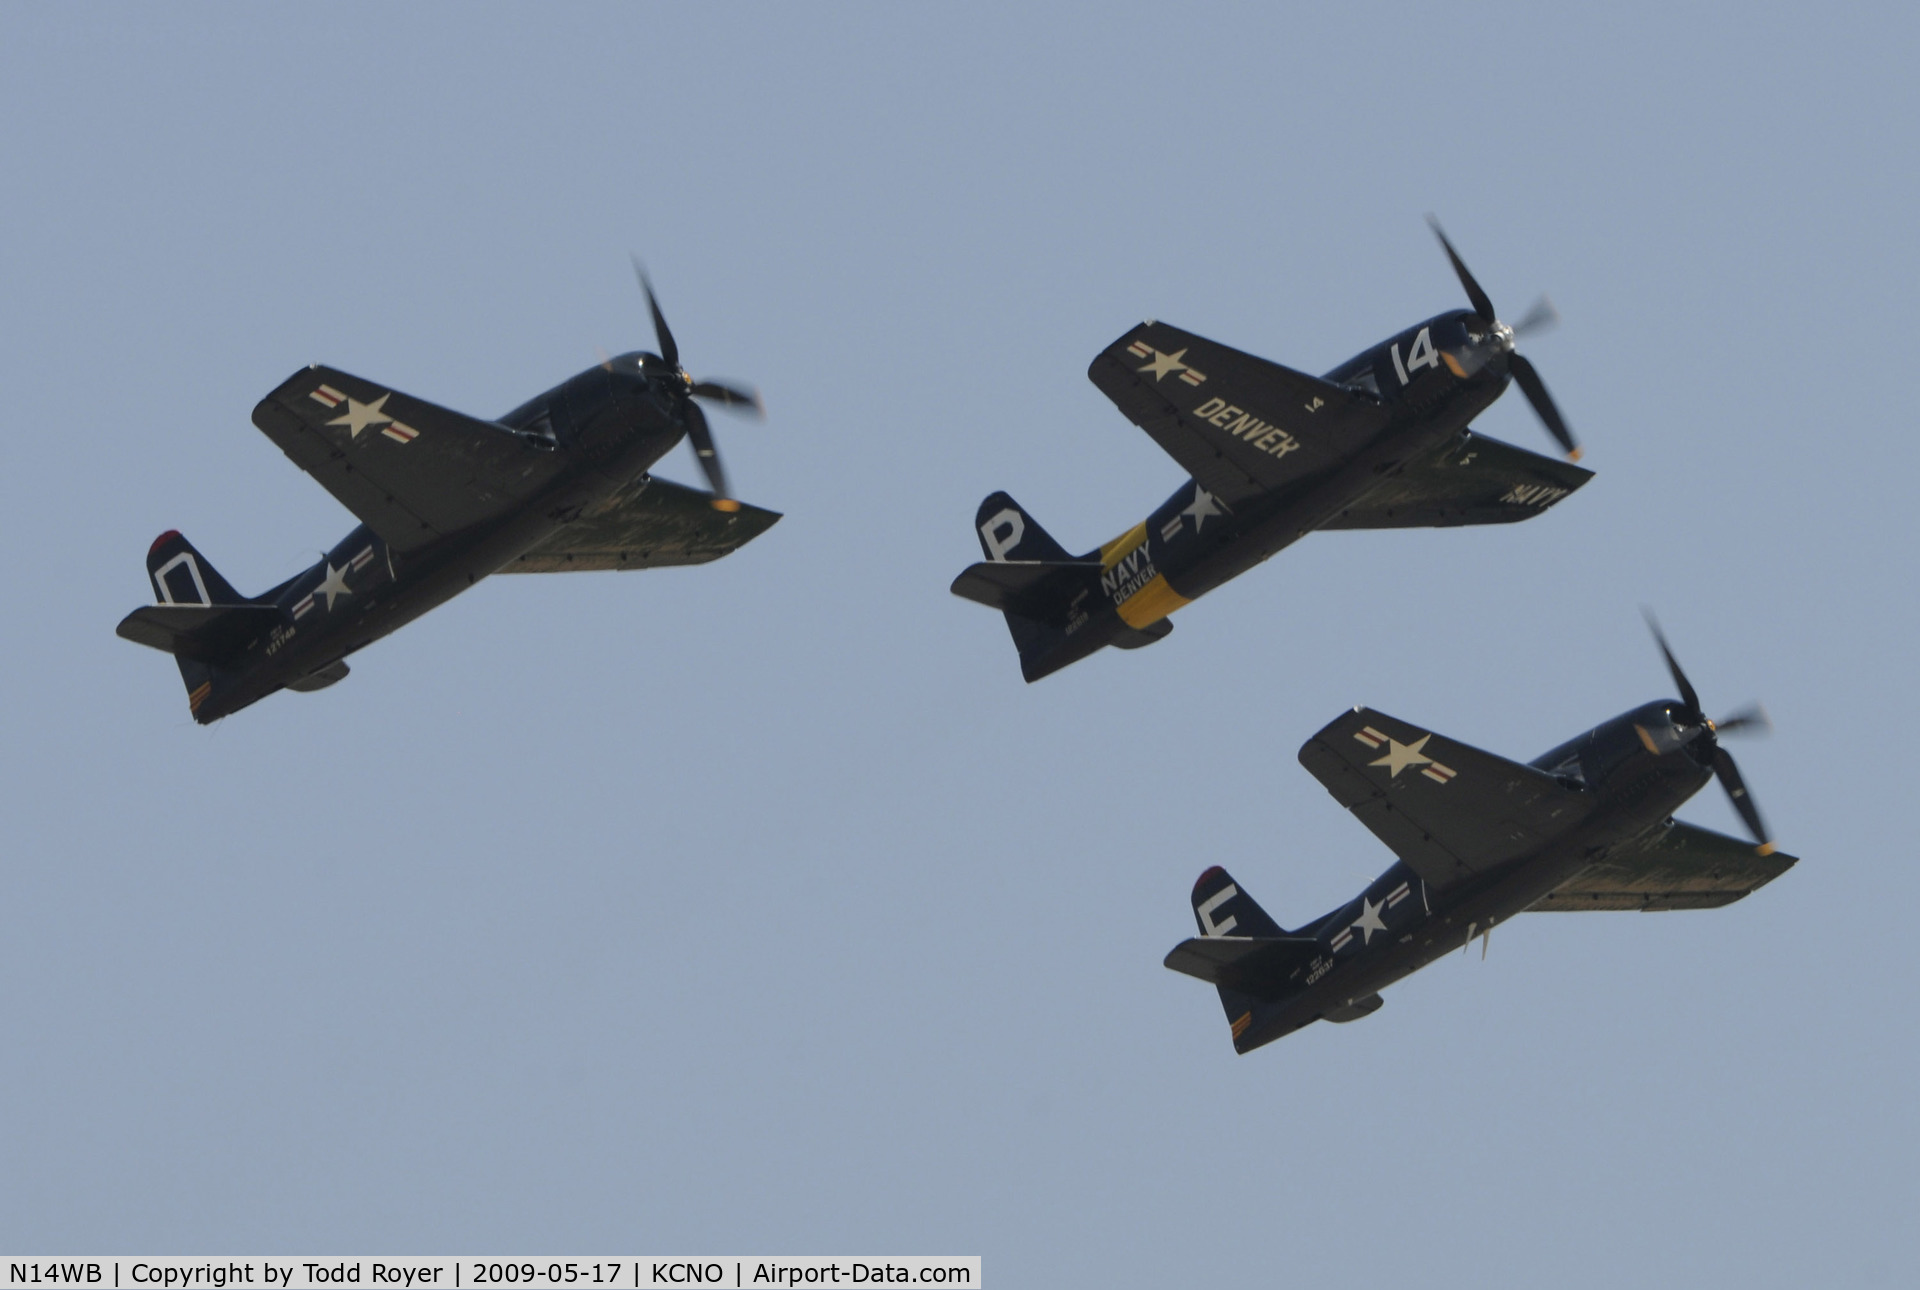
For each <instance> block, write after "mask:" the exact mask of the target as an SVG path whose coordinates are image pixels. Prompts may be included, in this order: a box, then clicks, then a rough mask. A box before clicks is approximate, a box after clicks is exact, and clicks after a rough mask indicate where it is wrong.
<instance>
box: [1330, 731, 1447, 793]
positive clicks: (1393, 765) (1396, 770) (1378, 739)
mask: <svg viewBox="0 0 1920 1290" xmlns="http://www.w3.org/2000/svg"><path fill="white" fill-rule="evenodd" d="M1353 737H1354V738H1355V739H1358V740H1359V741H1360V742H1361V743H1363V744H1365V745H1366V746H1367V747H1368V748H1370V749H1374V750H1375V751H1378V750H1379V748H1380V746H1381V745H1382V744H1384V745H1386V749H1387V755H1386V756H1384V757H1381V758H1378V759H1377V760H1374V761H1370V762H1368V763H1367V765H1369V766H1385V767H1386V768H1387V778H1389V779H1399V778H1400V772H1401V771H1403V770H1406V769H1408V768H1409V767H1412V766H1418V767H1420V773H1421V774H1422V775H1425V776H1426V777H1427V778H1428V779H1430V780H1432V781H1433V782H1434V783H1436V784H1444V783H1446V782H1447V781H1448V780H1450V779H1452V778H1453V777H1454V776H1455V775H1458V774H1459V773H1460V772H1459V771H1457V770H1454V769H1453V768H1452V767H1451V766H1442V765H1441V764H1440V763H1439V762H1437V761H1435V760H1434V759H1433V758H1431V757H1429V756H1427V755H1426V753H1425V752H1423V751H1422V749H1424V748H1425V747H1426V746H1427V740H1429V739H1431V738H1433V736H1432V735H1431V734H1424V735H1421V736H1420V737H1419V738H1418V739H1416V740H1414V741H1413V742H1412V743H1410V744H1403V743H1401V742H1400V741H1399V740H1398V739H1395V738H1394V737H1393V736H1391V735H1384V734H1381V733H1380V732H1379V731H1378V730H1375V729H1374V728H1373V727H1372V726H1366V727H1363V728H1362V729H1359V730H1356V731H1354V732H1353Z"/></svg>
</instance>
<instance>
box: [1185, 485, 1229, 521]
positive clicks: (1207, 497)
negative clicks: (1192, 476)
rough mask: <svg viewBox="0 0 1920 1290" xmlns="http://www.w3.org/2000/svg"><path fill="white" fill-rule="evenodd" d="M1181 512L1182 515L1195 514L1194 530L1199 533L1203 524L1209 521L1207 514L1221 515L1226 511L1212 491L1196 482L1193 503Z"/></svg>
mask: <svg viewBox="0 0 1920 1290" xmlns="http://www.w3.org/2000/svg"><path fill="white" fill-rule="evenodd" d="M1180 513H1181V514H1182V515H1191V516H1193V531H1194V532H1195V533H1198V532H1199V531H1200V528H1201V526H1202V525H1204V524H1205V523H1206V522H1207V516H1209V515H1220V514H1223V513H1224V512H1223V511H1222V509H1221V506H1220V502H1219V500H1218V499H1217V498H1215V497H1214V495H1213V494H1212V493H1209V492H1208V491H1207V490H1206V489H1204V488H1202V487H1200V485H1198V484H1195V485H1194V486H1193V505H1191V506H1189V507H1187V509H1185V510H1184V511H1181V512H1180Z"/></svg>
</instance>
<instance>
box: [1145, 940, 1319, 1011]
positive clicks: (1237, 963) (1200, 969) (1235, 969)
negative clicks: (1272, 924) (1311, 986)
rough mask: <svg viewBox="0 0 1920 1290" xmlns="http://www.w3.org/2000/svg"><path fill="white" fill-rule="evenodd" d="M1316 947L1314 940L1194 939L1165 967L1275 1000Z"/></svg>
mask: <svg viewBox="0 0 1920 1290" xmlns="http://www.w3.org/2000/svg"><path fill="white" fill-rule="evenodd" d="M1317 944H1318V942H1316V941H1315V940H1314V939H1313V938H1312V937H1311V936H1194V937H1189V938H1188V939H1187V940H1184V941H1181V942H1180V943H1179V944H1178V945H1176V946H1174V947H1173V949H1171V950H1170V951H1168V953H1167V957H1166V959H1165V960H1164V963H1165V965H1166V966H1167V967H1170V968H1172V969H1173V970H1174V971H1175V972H1184V973H1186V974H1187V975H1188V976H1192V977H1198V978H1200V979H1201V980H1202V981H1205V982H1208V983H1209V984H1211V985H1219V986H1225V987H1226V988H1227V989H1229V990H1238V991H1240V992H1241V993H1242V994H1251V995H1260V996H1272V995H1277V994H1279V993H1280V992H1281V991H1282V990H1283V989H1284V988H1285V986H1286V984H1287V979H1288V977H1289V976H1290V975H1291V974H1292V972H1293V970H1294V968H1296V967H1298V966H1299V965H1300V964H1301V963H1303V962H1304V961H1306V960H1307V959H1309V958H1311V957H1312V956H1313V953H1314V947H1315V946H1316V945H1317Z"/></svg>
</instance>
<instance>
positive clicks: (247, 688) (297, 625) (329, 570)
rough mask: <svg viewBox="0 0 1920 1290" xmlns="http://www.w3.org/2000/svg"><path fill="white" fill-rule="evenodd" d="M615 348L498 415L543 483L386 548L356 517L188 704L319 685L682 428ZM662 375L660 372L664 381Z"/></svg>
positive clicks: (511, 555)
mask: <svg viewBox="0 0 1920 1290" xmlns="http://www.w3.org/2000/svg"><path fill="white" fill-rule="evenodd" d="M641 367H642V364H641V356H639V355H632V354H629V355H622V356H621V357H620V358H618V359H613V360H610V361H609V363H608V364H607V365H606V366H604V367H593V368H589V369H588V370H586V371H584V372H582V373H580V374H579V375H578V376H575V377H573V378H572V379H571V380H568V381H565V382H563V383H562V384H560V385H557V386H555V387H553V388H552V389H550V390H548V391H547V392H545V393H544V394H541V395H540V396H538V397H537V398H535V399H532V400H530V401H529V402H527V403H525V404H522V405H521V406H520V407H518V408H516V409H514V410H513V411H512V412H509V413H508V414H507V415H506V416H504V417H502V418H500V420H499V422H498V424H499V425H501V426H503V427H505V428H506V429H507V430H509V431H511V432H513V433H514V434H515V435H517V436H518V437H519V438H520V439H521V441H522V443H523V445H524V451H525V452H527V453H529V454H554V455H555V456H557V457H559V458H560V461H559V462H558V463H557V467H558V468H557V469H554V470H553V471H552V472H551V474H550V476H549V478H548V481H547V483H546V484H545V486H544V487H543V488H542V489H541V490H540V491H539V492H538V493H537V494H536V495H534V496H533V497H532V498H531V499H530V500H528V501H527V502H526V503H525V504H524V505H521V506H518V507H516V508H515V509H514V510H512V511H511V512H510V513H508V514H506V515H503V516H501V517H500V518H498V519H497V520H493V521H491V522H488V523H484V524H480V525H476V526H475V527H473V528H470V529H466V530H463V531H461V532H459V533H455V534H451V535H449V536H447V537H444V538H440V539H437V540H435V541H433V542H431V543H429V544H427V545H425V546H419V547H415V548H413V549H411V550H408V551H406V552H404V553H401V552H396V551H395V550H393V549H392V548H391V547H390V546H389V545H388V544H387V543H386V542H384V541H383V540H382V539H381V538H380V537H379V536H378V535H377V534H376V533H374V531H373V530H372V529H370V528H369V527H367V526H366V525H365V524H362V525H359V526H358V527H356V528H355V529H354V530H353V531H352V532H350V533H348V534H347V535H346V537H344V538H342V539H341V540H340V541H339V542H338V543H336V544H335V545H334V547H333V549H332V550H331V551H329V552H327V554H326V555H325V556H323V557H322V558H321V559H320V560H319V561H318V562H317V563H315V564H314V565H312V566H311V567H309V568H308V569H306V570H304V571H303V572H301V573H299V574H296V575H295V576H294V577H292V578H289V579H288V580H287V581H286V582H283V583H281V584H280V585H279V586H278V587H275V588H274V589H273V590H272V591H269V592H268V593H266V595H265V596H263V597H260V598H259V600H258V601H256V603H260V602H265V603H270V604H272V605H274V606H276V607H277V608H279V609H280V611H281V614H280V617H279V620H278V621H277V622H270V623H263V624H262V628H261V630H260V631H259V633H258V634H257V635H255V636H254V637H253V638H252V639H251V640H249V641H248V642H247V643H246V644H245V645H244V647H243V648H242V649H241V650H240V651H239V652H238V653H237V654H236V655H235V656H233V657H232V658H231V659H229V660H223V661H222V663H221V665H220V667H219V668H218V669H217V670H216V672H215V676H214V680H213V682H212V683H211V688H210V689H209V690H208V691H207V693H206V694H205V695H204V697H203V698H202V699H201V700H200V701H199V702H197V703H195V704H194V705H193V714H194V717H195V719H196V720H198V721H201V722H210V721H215V720H218V719H219V718H221V717H224V716H227V715H230V714H231V713H234V712H237V711H239V710H240V709H241V708H244V707H246V706H247V705H248V704H251V703H254V702H256V701H258V700H260V699H262V698H264V697H266V696H267V695H269V694H271V693H273V692H274V691H275V690H278V689H282V688H294V689H302V688H304V689H318V688H321V687H322V686H325V685H327V684H330V683H331V682H332V681H333V680H336V679H338V677H339V676H341V675H344V670H343V669H337V670H334V671H332V672H331V673H330V672H329V669H336V665H338V664H339V663H340V662H341V661H342V660H344V659H345V658H346V657H347V656H348V655H350V654H353V653H355V652H356V651H358V650H361V649H364V648H366V647H367V646H368V645H370V644H372V643H373V642H374V641H376V640H379V639H380V638H381V637H383V636H386V635H388V634H389V633H391V632H393V631H395V630H397V629H398V628H400V627H403V626H405V625H406V624H407V623H410V622H412V621H413V620H414V619H416V618H418V617H420V616H421V615H422V614H424V613H426V612H427V611H428V610H430V609H433V608H435V607H437V606H439V605H442V604H445V603H446V602H447V601H449V600H451V599H453V597H455V596H457V595H459V594H460V593H461V592H463V591H465V590H467V589H468V588H469V587H471V586H473V585H474V584H475V583H477V582H479V581H480V580H481V579H482V578H484V577H486V576H487V575H489V574H491V573H494V572H497V571H498V570H499V569H501V568H503V567H504V566H506V565H507V564H509V563H510V562H512V561H513V560H515V559H516V558H518V557H519V556H520V555H522V554H524V553H525V552H526V551H528V550H529V549H530V548H532V547H534V546H537V545H538V544H539V543H541V542H542V541H544V540H545V539H546V538H547V537H549V536H550V535H551V534H553V533H554V531H555V530H556V529H559V528H560V527H562V526H563V525H565V524H566V523H568V522H569V521H571V520H572V519H573V518H574V517H575V516H577V515H578V514H579V513H580V512H581V510H582V509H584V508H586V507H588V506H590V505H592V504H593V503H594V502H596V501H599V500H600V499H601V498H603V497H605V496H606V495H608V494H609V493H611V492H613V491H614V490H615V489H617V488H619V487H621V486H622V485H624V484H627V483H629V482H631V481H632V480H634V479H635V478H637V477H638V476H639V475H641V474H642V473H643V472H645V471H646V470H647V469H648V468H649V467H650V466H652V465H653V464H654V463H655V462H656V461H658V460H659V459H660V458H661V457H663V456H665V455H666V454H667V453H668V452H669V451H671V450H672V448H673V447H674V445H675V444H677V443H679V441H680V439H681V437H682V436H683V435H685V433H686V427H685V425H684V424H683V423H681V421H680V420H679V419H678V418H677V417H676V416H675V414H674V401H673V396H672V394H671V392H670V391H669V390H667V389H666V388H665V385H664V381H663V379H662V378H659V377H649V376H648V375H646V374H645V373H643V371H642V370H641ZM667 379H670V378H667Z"/></svg>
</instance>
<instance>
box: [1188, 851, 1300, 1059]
mask: <svg viewBox="0 0 1920 1290" xmlns="http://www.w3.org/2000/svg"><path fill="white" fill-rule="evenodd" d="M1193 920H1194V922H1195V923H1196V924H1198V925H1199V928H1200V935H1199V936H1198V937H1195V938H1192V939H1189V940H1185V941H1182V942H1180V944H1178V945H1176V946H1174V947H1173V949H1172V951H1171V952H1170V953H1168V955H1167V957H1166V966H1168V967H1170V968H1172V969H1173V970H1174V971H1176V972H1184V973H1186V974H1187V975H1188V976H1195V977H1199V978H1200V979H1201V980H1202V981H1206V982H1208V983H1209V984H1211V985H1213V986H1214V987H1215V988H1216V989H1218V990H1219V992H1220V1006H1221V1007H1222V1008H1224V1009H1226V1013H1227V1024H1228V1026H1229V1027H1231V1028H1232V1031H1233V1046H1234V1049H1235V1050H1236V1051H1238V1052H1246V1051H1248V1049H1249V1048H1252V1047H1255V1046H1257V1044H1258V1043H1265V1042H1267V1037H1263V1036H1260V1035H1257V1034H1256V1035H1253V1036H1249V1035H1248V1030H1249V1028H1250V1027H1255V1023H1256V1022H1257V1021H1259V1020H1260V1019H1261V1018H1262V1016H1263V1014H1265V1013H1266V1012H1267V1011H1268V1010H1269V1009H1271V1008H1272V1007H1273V1006H1274V1003H1275V1000H1277V999H1278V998H1279V997H1280V996H1281V995H1283V994H1285V993H1286V992H1287V991H1288V990H1289V989H1290V988H1292V984H1293V983H1292V976H1293V973H1294V971H1295V969H1296V968H1298V967H1299V966H1300V965H1301V964H1302V963H1303V962H1305V961H1306V960H1307V959H1308V958H1310V957H1312V955H1313V953H1314V949H1315V944H1316V943H1315V941H1314V939H1313V938H1312V937H1310V936H1289V935H1288V934H1287V933H1286V932H1285V931H1284V930H1282V928H1281V926H1280V924H1278V923H1276V922H1274V921H1273V919H1272V917H1270V916H1269V915H1268V913H1267V911H1266V910H1264V909H1262V908H1260V906H1259V904H1258V903H1256V902H1255V900H1254V899H1253V897H1252V896H1249V895H1247V894H1246V893H1245V892H1244V891H1242V890H1240V885H1239V884H1238V883H1236V882H1235V881H1234V880H1233V876H1232V875H1231V874H1229V873H1228V872H1227V871H1226V870H1225V869H1222V868H1221V867H1220V866H1219V865H1215V866H1214V867H1213V868H1211V869H1209V870H1207V871H1206V872H1205V873H1203V874H1201V875H1200V879H1199V881H1198V882H1196V883H1194V884H1193ZM1255 1028H1256V1029H1257V1027H1255Z"/></svg>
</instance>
